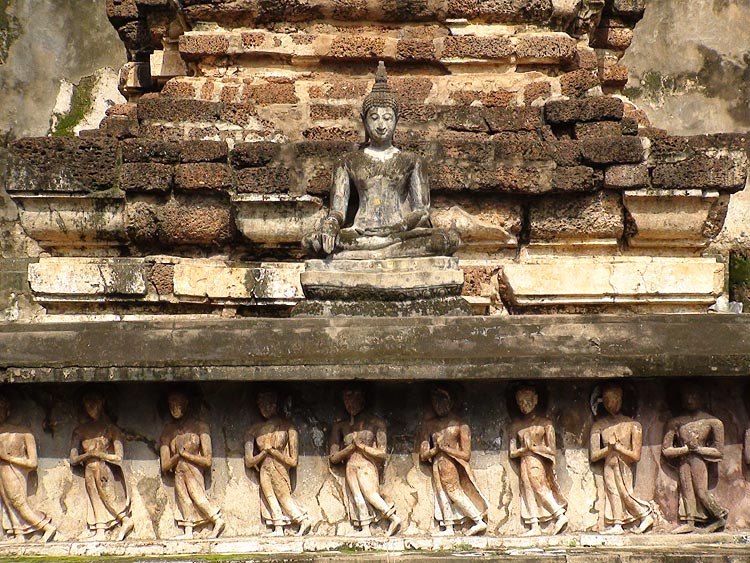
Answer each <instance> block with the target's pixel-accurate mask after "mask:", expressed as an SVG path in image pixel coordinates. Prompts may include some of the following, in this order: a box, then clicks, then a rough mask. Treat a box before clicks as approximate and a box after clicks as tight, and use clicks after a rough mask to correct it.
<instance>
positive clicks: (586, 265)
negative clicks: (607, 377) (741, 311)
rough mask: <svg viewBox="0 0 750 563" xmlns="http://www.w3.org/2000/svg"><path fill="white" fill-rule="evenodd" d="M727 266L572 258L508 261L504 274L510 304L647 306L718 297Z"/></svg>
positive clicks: (698, 260) (705, 260)
mask: <svg viewBox="0 0 750 563" xmlns="http://www.w3.org/2000/svg"><path fill="white" fill-rule="evenodd" d="M724 274H725V265H724V264H721V263H719V262H717V261H716V260H715V259H713V258H692V257H685V258H672V257H665V258H659V257H645V256H644V257H609V258H608V257H575V258H574V257H570V258H562V257H561V258H558V259H556V260H554V261H550V260H538V261H531V262H527V263H520V264H507V265H505V266H504V267H503V271H502V277H503V280H504V281H505V283H506V284H507V285H508V288H509V292H510V297H511V299H512V301H513V303H514V304H516V305H520V306H524V305H560V304H565V305H594V304H617V303H621V304H624V303H635V304H639V303H640V304H649V305H654V306H656V305H665V304H684V305H695V304H702V305H705V306H706V307H708V306H710V305H711V304H713V303H714V302H715V301H716V298H717V297H718V296H719V295H721V293H722V292H723V288H724Z"/></svg>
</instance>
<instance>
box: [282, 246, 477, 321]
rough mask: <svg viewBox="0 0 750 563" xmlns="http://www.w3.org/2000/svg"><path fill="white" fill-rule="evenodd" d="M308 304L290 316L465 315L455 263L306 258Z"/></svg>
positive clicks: (448, 260)
mask: <svg viewBox="0 0 750 563" xmlns="http://www.w3.org/2000/svg"><path fill="white" fill-rule="evenodd" d="M300 282H301V285H302V290H303V291H304V293H305V297H307V301H305V302H302V303H300V304H299V305H297V306H296V307H295V308H294V310H293V311H292V315H294V316H336V315H344V314H346V315H364V316H375V317H389V316H398V317H404V316H421V315H466V314H471V307H470V305H469V303H468V302H466V301H465V300H464V299H462V298H461V297H460V295H461V288H462V287H463V283H464V275H463V271H462V270H461V269H460V268H459V267H458V259H457V258H452V257H448V256H435V257H424V258H393V259H387V260H336V259H327V260H308V261H307V262H306V263H305V271H304V272H303V273H302V275H301V276H300Z"/></svg>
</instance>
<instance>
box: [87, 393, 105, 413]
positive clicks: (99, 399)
mask: <svg viewBox="0 0 750 563" xmlns="http://www.w3.org/2000/svg"><path fill="white" fill-rule="evenodd" d="M83 409H84V410H85V411H86V415H87V416H88V417H89V418H90V419H91V420H99V418H100V417H101V416H102V412H104V397H103V396H102V395H101V394H99V393H96V392H92V393H86V394H85V395H84V396H83Z"/></svg>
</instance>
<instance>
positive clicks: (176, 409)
mask: <svg viewBox="0 0 750 563" xmlns="http://www.w3.org/2000/svg"><path fill="white" fill-rule="evenodd" d="M167 402H168V403H169V412H170V413H171V415H172V418H175V419H180V418H182V417H183V416H185V412H187V406H188V398H187V395H185V393H182V392H180V391H177V392H174V393H170V394H169V397H168V398H167Z"/></svg>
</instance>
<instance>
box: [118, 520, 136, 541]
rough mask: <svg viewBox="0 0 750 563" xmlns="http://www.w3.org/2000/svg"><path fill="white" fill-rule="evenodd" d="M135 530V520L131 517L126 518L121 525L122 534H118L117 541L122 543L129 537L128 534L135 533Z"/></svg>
mask: <svg viewBox="0 0 750 563" xmlns="http://www.w3.org/2000/svg"><path fill="white" fill-rule="evenodd" d="M134 528H135V524H133V519H132V518H130V517H129V516H126V517H125V518H123V519H122V522H121V523H120V533H119V534H117V541H122V540H124V539H125V538H126V537H128V534H130V532H132V531H133V529H134Z"/></svg>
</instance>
